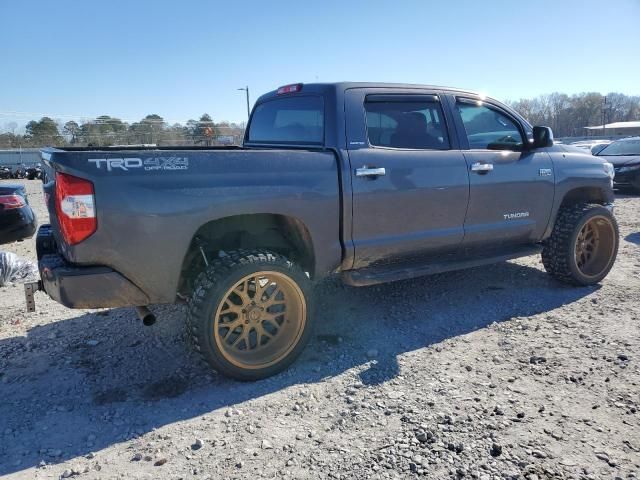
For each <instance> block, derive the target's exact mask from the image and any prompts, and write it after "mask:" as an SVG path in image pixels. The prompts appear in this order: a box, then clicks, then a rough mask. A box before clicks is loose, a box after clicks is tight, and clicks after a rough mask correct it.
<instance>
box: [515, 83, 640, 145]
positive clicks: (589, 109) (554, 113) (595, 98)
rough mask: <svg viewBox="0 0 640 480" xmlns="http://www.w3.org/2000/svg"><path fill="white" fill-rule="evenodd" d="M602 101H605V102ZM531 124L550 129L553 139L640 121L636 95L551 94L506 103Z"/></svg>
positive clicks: (639, 109)
mask: <svg viewBox="0 0 640 480" xmlns="http://www.w3.org/2000/svg"><path fill="white" fill-rule="evenodd" d="M605 98H606V101H605ZM507 103H508V104H509V105H510V106H511V107H512V108H514V109H515V110H516V111H517V112H519V113H520V114H521V115H522V116H523V117H524V118H526V119H527V120H529V122H530V123H531V124H532V125H545V126H548V127H551V129H552V130H553V134H554V136H555V137H581V136H585V135H586V134H587V131H586V130H585V129H584V127H590V126H597V125H602V123H603V120H604V123H605V124H607V123H613V122H628V121H633V120H640V96H629V95H624V94H622V93H609V94H607V95H606V97H605V96H603V95H601V94H600V93H595V92H589V93H579V94H576V95H567V94H566V93H557V92H556V93H551V94H549V95H541V96H539V97H536V98H532V99H520V100H518V101H515V102H513V101H512V102H507Z"/></svg>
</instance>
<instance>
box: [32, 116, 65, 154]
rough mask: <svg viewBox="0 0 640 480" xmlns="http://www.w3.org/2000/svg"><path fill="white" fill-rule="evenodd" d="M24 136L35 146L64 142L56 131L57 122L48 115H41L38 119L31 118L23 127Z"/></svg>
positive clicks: (61, 143) (58, 144)
mask: <svg viewBox="0 0 640 480" xmlns="http://www.w3.org/2000/svg"><path fill="white" fill-rule="evenodd" d="M25 131H26V135H25V137H26V138H27V139H28V140H29V142H30V143H31V144H32V145H33V146H36V147H41V146H46V145H54V146H61V145H63V144H64V138H62V136H61V135H60V132H59V131H58V124H57V123H56V122H55V121H54V120H53V119H51V118H49V117H42V118H41V119H40V120H39V121H35V120H31V121H30V122H29V123H27V125H26V127H25Z"/></svg>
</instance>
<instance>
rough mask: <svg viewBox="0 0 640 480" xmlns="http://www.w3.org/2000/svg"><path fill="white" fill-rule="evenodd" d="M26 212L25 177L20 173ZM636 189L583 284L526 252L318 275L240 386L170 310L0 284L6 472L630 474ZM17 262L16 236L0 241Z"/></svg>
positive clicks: (638, 223) (638, 435) (634, 407)
mask: <svg viewBox="0 0 640 480" xmlns="http://www.w3.org/2000/svg"><path fill="white" fill-rule="evenodd" d="M25 183H27V186H28V191H29V192H30V199H31V202H32V204H33V205H34V208H35V209H36V211H37V214H38V216H39V218H40V220H41V222H42V223H44V222H46V217H47V215H46V212H45V211H44V206H43V204H42V193H41V190H40V186H39V184H38V182H37V181H33V182H30V181H26V182H25ZM639 209H640V198H639V197H634V196H628V195H620V196H619V198H618V200H617V207H616V214H617V217H618V219H619V222H620V229H621V236H622V239H623V240H622V241H621V248H620V253H619V255H618V260H617V263H616V265H615V267H614V269H613V271H612V272H611V274H610V275H609V276H608V278H607V279H606V280H605V281H604V282H603V283H602V285H601V286H597V287H593V288H569V287H565V286H562V285H560V284H558V283H556V282H554V281H553V280H552V279H551V278H550V277H548V276H547V275H546V274H545V273H544V271H543V268H542V264H541V262H540V260H539V257H538V256H535V257H527V258H523V259H520V260H517V261H512V262H507V263H502V264H498V265H493V266H489V267H482V268H476V269H472V270H467V271H460V272H452V273H447V274H441V275H436V276H433V277H428V278H422V279H417V280H412V281H404V282H398V283H394V284H389V285H381V286H376V287H369V288H360V289H356V288H351V287H346V286H343V285H341V284H340V283H338V282H337V281H334V280H330V281H326V282H324V283H322V284H321V285H319V286H318V287H317V295H318V308H317V315H318V317H319V318H318V329H317V331H316V336H315V337H314V339H313V340H312V342H311V344H310V345H309V346H308V348H307V349H306V351H305V353H304V354H303V356H302V358H301V359H300V360H299V361H298V362H297V363H296V364H295V365H294V366H293V367H292V368H291V369H290V370H288V371H287V372H285V373H283V374H280V375H278V376H276V377H273V378H270V379H268V380H264V381H260V382H256V383H251V384H246V383H239V382H235V381H231V380H228V379H225V378H222V377H219V376H217V375H216V374H215V373H213V372H211V371H210V370H209V369H208V368H207V367H206V366H204V365H203V364H202V363H201V362H200V361H199V359H198V357H197V356H196V355H195V354H194V353H192V351H191V349H190V347H189V345H188V343H187V340H186V336H185V333H184V332H185V330H184V324H183V317H184V314H185V312H184V307H180V306H159V307H155V308H154V311H155V312H156V313H157V315H158V318H159V320H158V323H157V324H156V325H154V326H153V327H144V326H142V324H141V323H140V322H139V321H138V320H137V319H136V318H135V315H134V313H133V311H132V310H131V309H113V310H98V311H96V310H67V309H65V308H64V307H62V306H60V305H58V304H56V303H54V302H53V301H51V300H49V299H48V298H47V297H46V296H45V295H44V294H42V293H38V294H37V295H36V297H37V298H36V304H37V312H35V313H31V314H28V313H26V312H25V308H24V299H23V289H22V286H21V285H9V286H6V287H4V288H0V475H1V476H6V478H25V479H26V478H28V479H32V478H60V477H63V478H67V477H74V478H75V477H78V478H82V479H93V478H96V479H97V478H100V479H111V478H114V479H115V478H148V479H165V478H167V479H178V478H183V479H206V478H211V479H218V478H345V479H346V478H348V479H351V478H356V479H359V478H411V477H418V476H423V477H424V478H435V479H440V478H462V477H464V478H479V479H483V480H484V479H486V480H490V479H502V478H510V479H515V478H527V479H529V480H534V479H546V478H574V479H599V478H607V479H609V478H625V479H626V478H637V477H638V476H640V413H638V409H640V398H639V397H640V395H639V394H640V388H639V382H640V371H639V366H640V326H639V325H640V324H639V322H638V321H639V320H640V276H639V274H640V214H639ZM1 248H2V249H4V250H8V251H11V252H15V253H17V254H19V255H22V256H25V257H27V258H31V259H35V246H34V241H33V240H27V241H24V242H19V243H14V244H10V245H6V246H3V247H1Z"/></svg>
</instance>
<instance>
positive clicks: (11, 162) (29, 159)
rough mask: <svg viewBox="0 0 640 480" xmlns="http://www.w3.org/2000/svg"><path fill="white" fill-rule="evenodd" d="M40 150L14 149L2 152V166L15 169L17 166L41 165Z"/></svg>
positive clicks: (0, 154) (0, 163) (0, 159)
mask: <svg viewBox="0 0 640 480" xmlns="http://www.w3.org/2000/svg"><path fill="white" fill-rule="evenodd" d="M41 162H42V160H41V158H40V149H39V148H13V149H9V150H0V165H6V166H7V167H13V166H16V165H25V166H29V165H34V164H36V163H41Z"/></svg>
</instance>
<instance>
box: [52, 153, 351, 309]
mask: <svg viewBox="0 0 640 480" xmlns="http://www.w3.org/2000/svg"><path fill="white" fill-rule="evenodd" d="M43 160H44V162H45V172H46V175H45V176H46V178H45V191H46V192H47V193H48V198H49V204H48V209H49V213H50V216H51V219H52V231H53V235H54V237H55V239H56V242H57V243H58V250H59V252H60V253H61V255H62V256H63V257H64V259H65V260H66V261H67V262H70V263H71V264H73V265H78V266H105V267H109V268H111V269H113V270H115V271H116V272H118V273H120V274H121V275H122V276H124V277H125V278H126V279H128V280H129V281H130V282H132V283H133V284H134V285H136V286H137V287H138V288H139V289H140V290H141V291H143V292H144V293H145V294H146V295H147V296H148V298H149V303H168V302H173V301H175V297H176V292H177V288H178V282H179V279H180V273H181V269H182V266H183V261H184V256H185V253H186V252H187V250H188V249H189V246H190V244H191V242H192V241H193V239H194V235H195V234H196V232H198V230H199V229H200V228H201V227H203V225H205V224H207V223H209V222H214V221H216V220H219V219H222V218H226V217H232V216H236V215H238V216H240V215H242V216H244V217H245V218H247V221H249V222H250V221H251V217H250V216H251V215H257V214H275V215H281V216H283V217H287V218H292V219H295V220H296V221H299V222H301V223H302V224H303V225H305V227H306V228H307V229H308V231H309V233H310V236H311V238H313V239H314V242H315V245H314V247H315V248H314V254H315V263H316V267H317V270H318V273H323V272H325V273H326V272H330V271H333V270H335V269H336V268H337V266H338V264H339V261H340V259H341V252H342V250H341V244H340V226H339V221H340V191H339V185H338V178H339V176H338V158H337V157H336V155H335V154H334V153H333V152H332V151H326V150H324V151H320V150H306V149H264V150H262V149H247V148H240V147H221V148H220V147H142V148H141V147H136V148H126V147H122V148H121V147H118V148H93V147H81V148H74V147H72V148H65V149H46V150H44V151H43ZM56 172H61V173H66V174H70V175H73V176H76V177H80V178H83V179H87V180H89V181H91V182H92V183H93V185H94V190H95V208H96V214H97V231H96V232H95V233H94V234H93V235H91V236H90V237H89V238H87V239H86V240H84V241H82V242H81V243H78V244H76V245H67V244H65V242H64V241H63V240H62V236H61V234H60V230H59V225H58V224H57V218H56V211H55V210H56V209H55V207H54V196H55V195H54V188H55V173H56Z"/></svg>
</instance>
